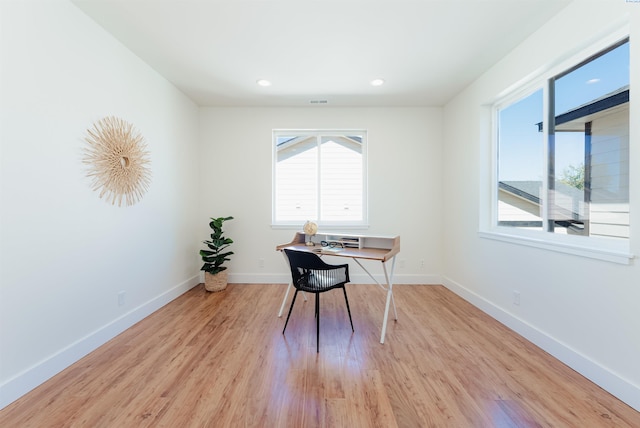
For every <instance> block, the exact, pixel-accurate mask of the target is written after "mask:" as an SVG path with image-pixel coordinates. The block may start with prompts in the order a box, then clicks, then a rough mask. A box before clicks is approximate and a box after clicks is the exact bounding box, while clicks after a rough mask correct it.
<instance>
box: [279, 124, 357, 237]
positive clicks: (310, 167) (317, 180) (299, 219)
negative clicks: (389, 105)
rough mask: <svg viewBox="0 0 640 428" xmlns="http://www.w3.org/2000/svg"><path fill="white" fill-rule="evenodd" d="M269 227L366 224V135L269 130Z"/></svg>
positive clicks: (344, 132) (355, 132) (345, 132)
mask: <svg viewBox="0 0 640 428" xmlns="http://www.w3.org/2000/svg"><path fill="white" fill-rule="evenodd" d="M273 150H274V156H273V159H274V190H273V224H274V225H283V226H286V225H297V226H299V225H300V224H302V223H303V222H304V221H306V220H312V221H315V222H317V223H318V224H320V225H322V226H359V225H365V224H366V219H367V216H366V214H367V213H366V207H367V205H366V167H365V166H366V132H365V131H362V130H353V131H295V130H294V131H274V133H273Z"/></svg>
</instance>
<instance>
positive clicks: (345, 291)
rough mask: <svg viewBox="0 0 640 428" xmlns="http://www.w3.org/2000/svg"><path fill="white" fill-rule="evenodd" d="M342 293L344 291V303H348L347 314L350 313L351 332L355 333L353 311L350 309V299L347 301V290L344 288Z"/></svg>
mask: <svg viewBox="0 0 640 428" xmlns="http://www.w3.org/2000/svg"><path fill="white" fill-rule="evenodd" d="M342 291H344V301H345V302H346V303H347V312H349V322H350V323H351V331H355V330H354V329H353V320H352V319H351V309H349V299H347V289H346V288H345V287H342Z"/></svg>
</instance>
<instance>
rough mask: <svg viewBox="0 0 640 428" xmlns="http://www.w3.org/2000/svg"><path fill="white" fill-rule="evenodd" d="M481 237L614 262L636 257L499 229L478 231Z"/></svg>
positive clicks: (626, 253) (629, 262)
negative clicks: (504, 231) (509, 232)
mask: <svg viewBox="0 0 640 428" xmlns="http://www.w3.org/2000/svg"><path fill="white" fill-rule="evenodd" d="M478 235H479V236H480V237H481V238H485V239H493V240H496V241H502V242H508V243H511V244H516V245H525V246H528V247H534V248H540V249H543V250H548V251H556V252H559V253H565V254H572V255H575V256H580V257H587V258H591V259H597V260H603V261H608V262H612V263H619V264H624V265H628V264H631V261H632V260H633V258H634V255H633V254H631V253H629V252H628V251H624V250H619V249H613V248H602V247H599V248H595V247H588V246H584V245H576V244H573V243H565V242H555V241H551V240H545V239H541V238H536V237H532V236H521V235H514V234H508V233H503V232H499V231H481V232H478Z"/></svg>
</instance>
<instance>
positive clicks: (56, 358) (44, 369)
mask: <svg viewBox="0 0 640 428" xmlns="http://www.w3.org/2000/svg"><path fill="white" fill-rule="evenodd" d="M199 282H200V276H199V275H194V276H193V277H191V278H189V279H187V280H186V281H183V282H182V283H181V284H178V285H177V286H175V287H173V288H172V289H170V290H168V291H165V292H164V293H162V294H161V295H159V296H157V297H155V298H153V299H151V300H149V301H148V302H146V303H144V304H142V305H140V306H138V307H137V308H134V309H132V310H131V311H129V312H127V313H126V314H123V315H122V316H120V317H119V318H116V319H115V320H113V321H112V322H110V323H108V324H106V325H105V326H103V327H101V328H99V329H98V330H96V331H94V332H93V333H91V334H89V335H87V336H86V337H83V338H82V339H79V340H78V341H76V342H75V343H72V344H71V345H69V346H67V347H66V348H64V349H62V350H60V351H59V352H57V353H56V354H54V355H52V356H50V357H49V358H47V359H45V360H43V361H41V362H40V363H38V364H36V365H34V366H33V367H31V368H29V369H27V370H25V371H24V372H22V373H20V374H18V375H16V376H14V377H13V378H11V379H9V380H8V381H6V382H5V383H3V384H2V385H0V409H2V408H4V407H6V406H7V405H9V404H10V403H12V402H14V401H15V400H17V399H18V398H20V397H21V396H23V395H24V394H26V393H27V392H29V391H31V390H32V389H34V388H35V387H37V386H38V385H40V384H42V383H44V382H45V381H47V380H48V379H50V378H52V377H53V376H55V375H56V374H58V373H60V372H61V371H62V370H64V369H65V368H67V367H69V366H70V365H72V364H73V363H75V362H77V361H78V360H80V359H81V358H82V357H84V356H85V355H87V354H89V353H90V352H92V351H94V350H95V349H97V348H98V347H100V346H102V345H104V344H105V343H107V342H108V341H109V340H111V339H113V338H114V337H115V336H117V335H119V334H120V333H122V332H123V331H125V330H126V329H128V328H129V327H131V326H132V325H134V324H135V323H137V322H138V321H140V320H142V319H143V318H145V317H147V316H149V315H150V314H152V313H153V312H155V311H157V310H158V309H160V308H161V307H163V306H164V305H166V304H167V303H169V302H171V301H172V300H174V299H175V298H177V297H178V296H180V295H181V294H183V293H185V292H186V291H188V290H190V289H191V288H193V287H194V286H195V285H197V284H198V283H199Z"/></svg>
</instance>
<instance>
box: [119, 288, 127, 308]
mask: <svg viewBox="0 0 640 428" xmlns="http://www.w3.org/2000/svg"><path fill="white" fill-rule="evenodd" d="M125 296H126V293H125V292H124V291H121V292H119V293H118V306H124V303H125V300H124V298H125Z"/></svg>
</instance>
